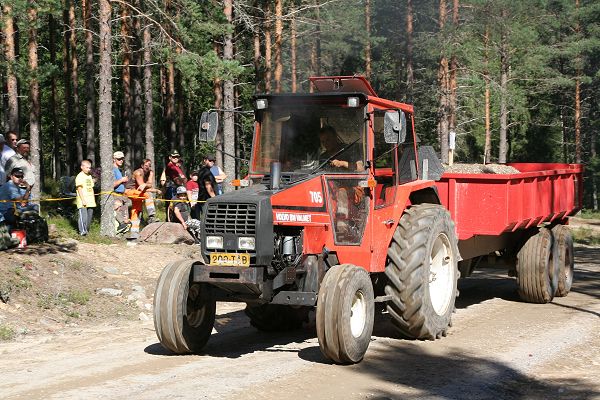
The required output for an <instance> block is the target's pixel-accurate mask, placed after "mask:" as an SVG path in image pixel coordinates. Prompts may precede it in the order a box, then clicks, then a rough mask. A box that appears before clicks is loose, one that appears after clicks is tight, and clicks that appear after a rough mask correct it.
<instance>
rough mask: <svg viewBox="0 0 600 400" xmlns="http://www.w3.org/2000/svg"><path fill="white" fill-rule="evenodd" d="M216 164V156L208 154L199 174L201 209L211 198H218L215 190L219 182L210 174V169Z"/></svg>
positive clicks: (203, 160)
mask: <svg viewBox="0 0 600 400" xmlns="http://www.w3.org/2000/svg"><path fill="white" fill-rule="evenodd" d="M214 163H215V155H214V154H207V155H205V156H204V158H203V159H202V168H200V171H199V172H198V186H199V190H198V201H199V202H201V204H200V209H201V210H202V209H203V208H204V202H205V201H206V200H208V199H210V198H211V197H215V196H216V192H215V189H216V187H217V181H216V180H215V177H214V175H213V174H212V173H211V172H210V168H211V167H212V166H213V165H214Z"/></svg>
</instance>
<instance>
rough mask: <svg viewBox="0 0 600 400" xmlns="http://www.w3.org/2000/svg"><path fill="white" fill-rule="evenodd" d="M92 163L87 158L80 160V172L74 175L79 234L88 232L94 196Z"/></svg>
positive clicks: (94, 202) (94, 200)
mask: <svg viewBox="0 0 600 400" xmlns="http://www.w3.org/2000/svg"><path fill="white" fill-rule="evenodd" d="M91 171H92V163H91V162H90V161H89V160H83V161H82V162H81V172H80V173H79V174H77V176H76V177H75V191H76V192H77V197H76V200H75V201H76V203H77V212H78V215H79V222H78V224H77V226H78V227H79V234H80V235H81V236H86V235H87V234H88V233H89V232H90V225H91V223H92V216H93V215H94V207H96V197H95V196H94V179H93V178H92V175H91V173H90V172H91Z"/></svg>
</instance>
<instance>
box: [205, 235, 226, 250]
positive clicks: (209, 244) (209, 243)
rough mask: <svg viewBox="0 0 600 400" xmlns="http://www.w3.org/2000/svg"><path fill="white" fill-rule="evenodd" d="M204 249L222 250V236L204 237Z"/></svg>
mask: <svg viewBox="0 0 600 400" xmlns="http://www.w3.org/2000/svg"><path fill="white" fill-rule="evenodd" d="M206 248H207V249H222V248H223V236H207V237H206Z"/></svg>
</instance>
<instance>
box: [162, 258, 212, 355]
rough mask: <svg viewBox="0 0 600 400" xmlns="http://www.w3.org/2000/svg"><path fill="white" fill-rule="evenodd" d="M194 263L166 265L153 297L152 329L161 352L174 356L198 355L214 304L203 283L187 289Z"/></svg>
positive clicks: (202, 345) (208, 327) (209, 324)
mask: <svg viewBox="0 0 600 400" xmlns="http://www.w3.org/2000/svg"><path fill="white" fill-rule="evenodd" d="M193 264H194V261H190V260H180V261H174V262H172V263H170V264H168V265H167V266H166V267H165V268H164V269H163V271H162V273H161V274H160V277H159V278H158V283H157V285H156V291H155V293H154V328H155V329H156V336H157V337H158V340H159V341H160V344H162V345H163V346H164V347H165V348H167V349H169V350H171V351H172V352H173V353H176V354H187V353H198V352H199V351H200V350H202V348H203V347H204V346H205V345H206V342H207V341H208V339H209V338H210V335H211V332H212V329H213V325H214V323H215V312H216V302H215V300H214V298H213V297H212V293H211V287H210V285H208V284H205V283H192V284H191V285H190V272H191V268H192V265H193Z"/></svg>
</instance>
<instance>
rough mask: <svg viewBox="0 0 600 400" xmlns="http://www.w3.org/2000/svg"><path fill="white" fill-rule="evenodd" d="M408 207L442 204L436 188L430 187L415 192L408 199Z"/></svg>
mask: <svg viewBox="0 0 600 400" xmlns="http://www.w3.org/2000/svg"><path fill="white" fill-rule="evenodd" d="M408 199H409V200H410V205H413V206H414V205H417V204H423V203H429V204H442V202H441V201H440V196H439V194H438V190H437V187H436V186H430V187H426V188H423V189H419V190H415V191H414V192H412V193H411V194H410V196H409V197H408Z"/></svg>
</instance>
